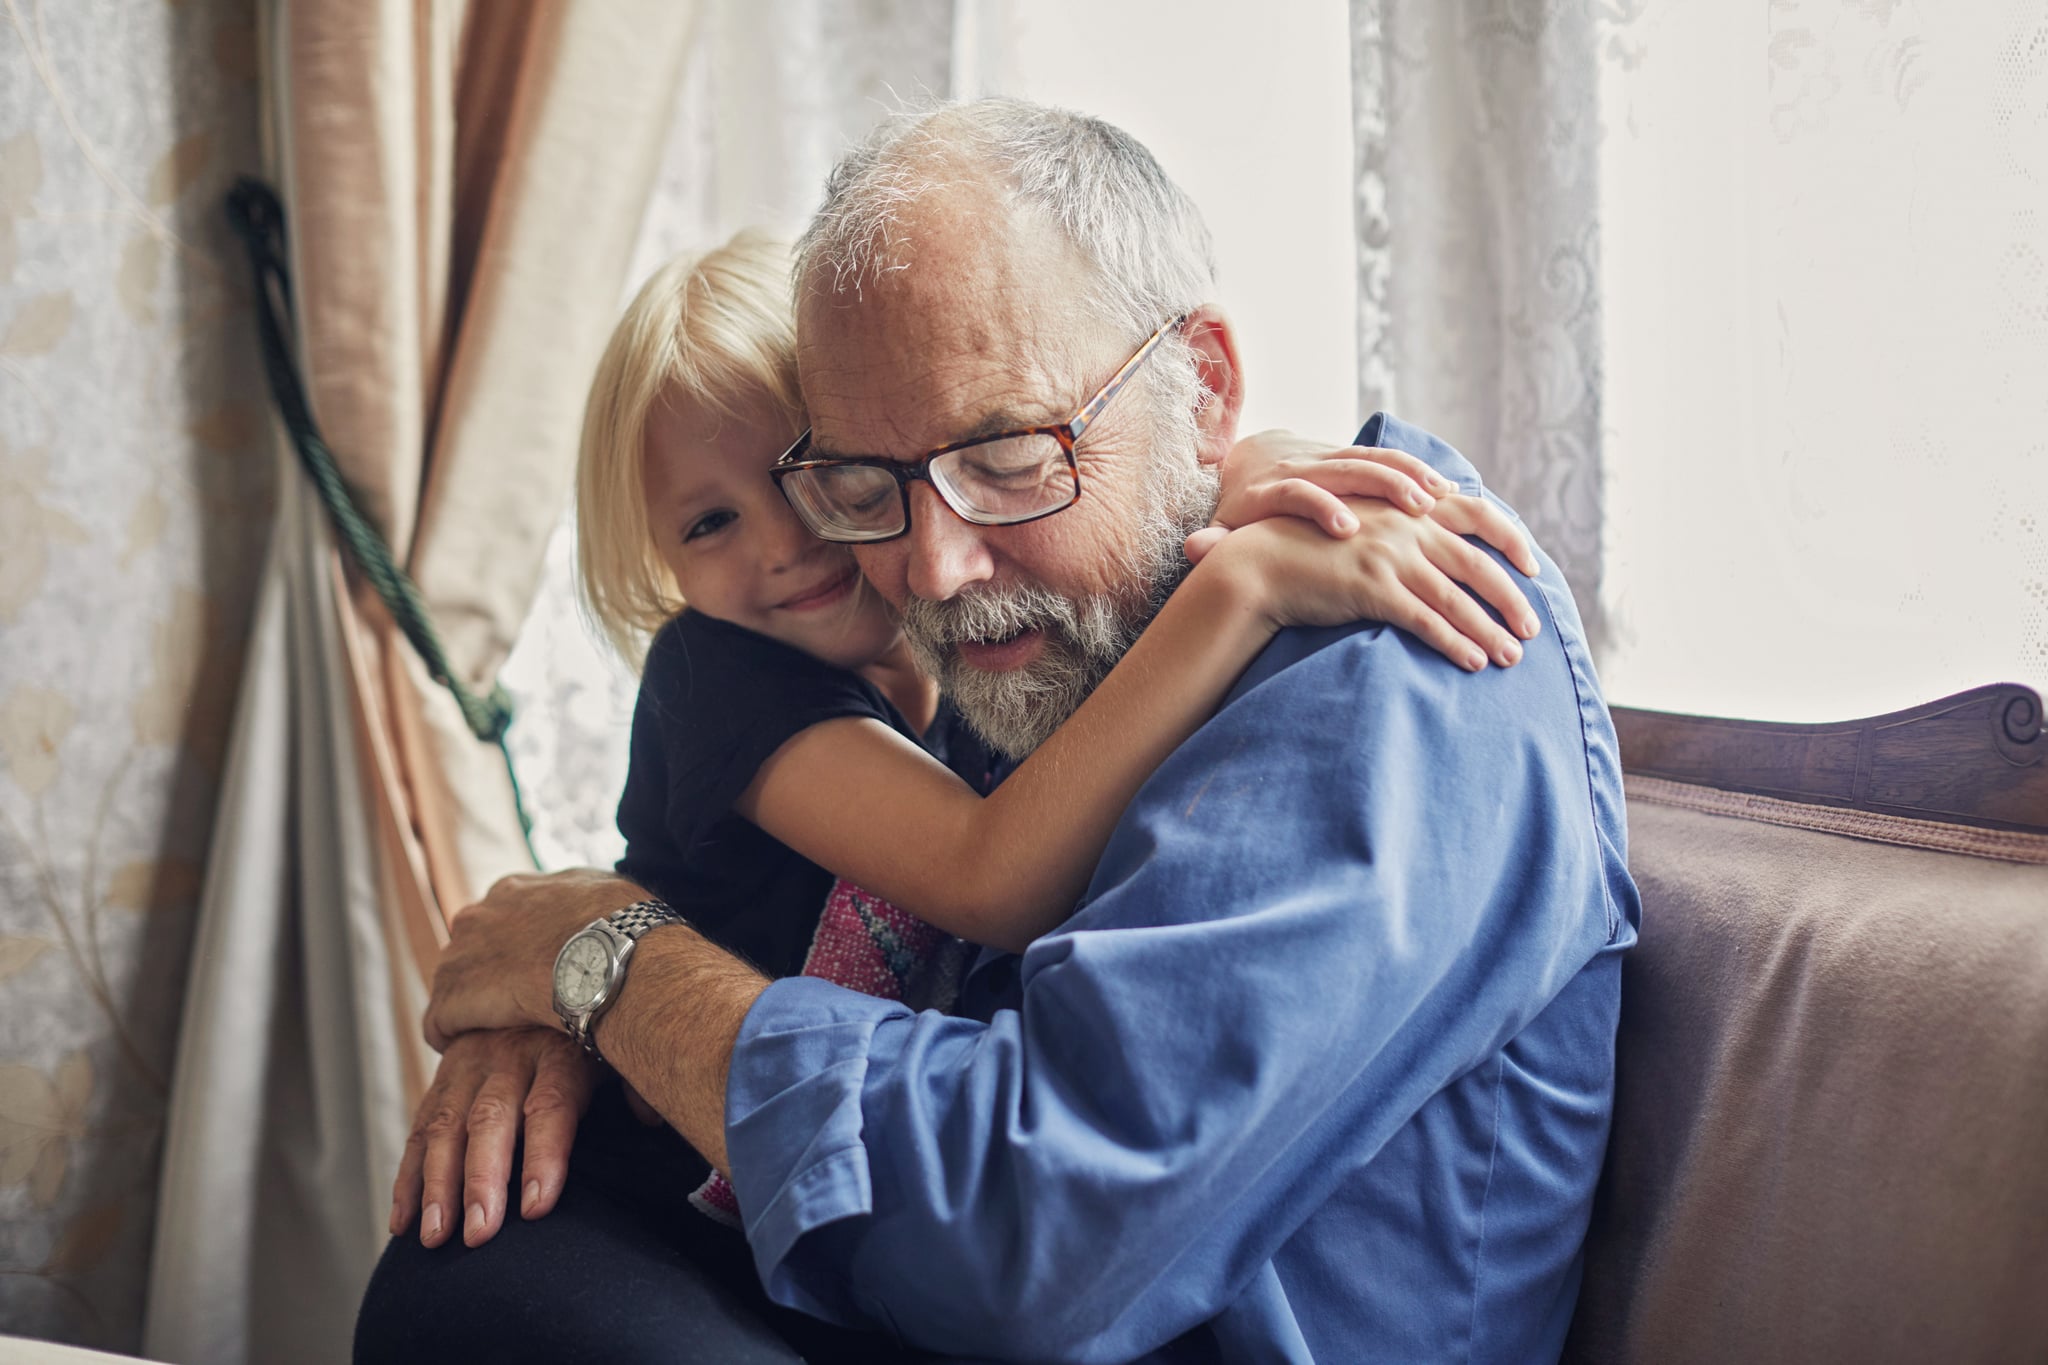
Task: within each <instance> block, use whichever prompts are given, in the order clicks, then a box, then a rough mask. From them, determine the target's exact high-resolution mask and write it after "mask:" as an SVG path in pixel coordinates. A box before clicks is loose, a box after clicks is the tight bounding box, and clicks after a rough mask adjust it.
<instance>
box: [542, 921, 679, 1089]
mask: <svg viewBox="0 0 2048 1365" xmlns="http://www.w3.org/2000/svg"><path fill="white" fill-rule="evenodd" d="M688 923H689V921H688V920H686V919H684V918H683V917H682V916H681V915H679V914H677V913H676V911H675V907H673V906H671V905H670V904H669V903H668V902H666V901H658V900H652V901H636V902H634V903H633V904H631V905H629V906H627V907H626V908H625V909H623V910H614V911H613V912H612V913H611V914H609V915H606V916H605V917H604V918H603V919H597V920H592V921H591V922H590V923H589V924H587V925H585V926H584V927H583V928H581V929H578V930H577V931H576V932H575V933H574V934H573V935H571V936H570V938H569V941H568V942H567V943H564V944H563V945H562V951H561V952H559V953H556V954H555V1013H556V1014H559V1015H561V1016H562V1023H563V1025H564V1026H565V1027H566V1028H567V1029H568V1030H569V1036H570V1037H571V1038H574V1039H575V1040H576V1041H577V1042H579V1043H581V1044H582V1045H583V1050H584V1051H585V1052H588V1053H589V1054H590V1055H591V1056H593V1057H598V1056H599V1053H598V1050H597V1043H596V1041H595V1040H594V1039H593V1038H592V1037H591V1036H590V1030H591V1028H592V1027H593V1026H594V1025H595V1024H596V1023H597V1020H598V1017H599V1016H600V1015H602V1014H603V1013H604V1012H605V1011H606V1010H608V1009H610V1008H611V1007H612V1006H613V1005H614V1004H615V1003H617V1001H618V998H619V991H620V990H621V989H622V988H623V987H624V986H625V984H626V964H627V963H628V962H630V961H632V959H633V946H634V945H635V944H636V943H638V942H639V941H640V940H641V938H643V937H644V936H645V935H646V934H647V933H648V931H650V930H653V929H659V928H661V927H662V926H663V925H666V924H688ZM600 1060H602V1058H600Z"/></svg>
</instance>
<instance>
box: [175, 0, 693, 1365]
mask: <svg viewBox="0 0 2048 1365" xmlns="http://www.w3.org/2000/svg"><path fill="white" fill-rule="evenodd" d="M263 9H264V21H265V23H264V40H263V50H264V53H265V59H266V95H267V103H268V115H269V122H270V131H271V136H272V144H273V145H272V152H273V155H272V158H271V164H272V167H273V174H274V176H275V178H276V179H277V181H278V184H279V189H280V191H281V193H282V194H283V196H284V199H285V203H286V209H287V213H288V215H289V221H290V227H291V234H292V240H291V252H292V264H293V267H294V276H295V282H296V288H297V305H298V323H299V329H300V335H299V347H300V359H301V363H302V365H303V367H304V370H305V372H306V379H307V383H308V387H309V390H310V393H311V395H312V400H313V407H314V411H315V413H316V415H317V416H318V419H319V421H320V423H321V425H322V428H323V430H324V432H325V434H326V436H327V439H328V442H329V444H330V445H332V446H333V448H334V449H335V451H336V453H337V455H338V457H339V458H340V460H341V461H342V463H343V469H344V473H345V475H346V477H347V478H348V480H349V482H350V484H351V485H352V486H353V487H354V488H355V489H356V491H357V493H358V494H359V496H360V498H361V500H362V502H363V504H364V506H365V508H366V510H367V511H368V512H369V513H370V514H371V516H372V518H373V519H374V520H375V521H376V522H377V524H378V525H379V526H380V527H382V528H383V530H384V531H385V534H386V535H387V537H388V538H389V540H390V542H391V544H392V545H393V547H394V549H395V550H396V551H397V553H398V555H399V558H400V559H401V561H402V562H404V563H406V564H407V565H408V567H409V568H410V570H411V572H412V574H413V576H414V578H415V579H416V581H417V582H418V583H419V585H420V588H421V591H422V593H423V595H424V596H425V598H426V600H427V602H428V605H429V607H430V609H431V612H432V615H433V617H434V619H435V620H436V621H437V622H438V623H439V626H440V630H441V635H442V638H443V640H444V642H445V643H446V645H447V648H448V652H449V655H450V657H451V659H452V661H453V663H454V665H455V668H456V670H457V671H458V672H459V673H460V674H461V675H462V676H463V677H464V679H465V680H466V681H467V683H468V684H469V685H470V686H471V687H472V688H475V689H478V690H482V689H485V688H487V687H488V686H489V684H490V680H491V679H492V678H493V677H494V675H495V673H496V671H497V669H498V666H499V665H500V663H501V662H502V661H503V659H504V657H505V654H506V653H507V651H508V650H509V648H510V646H511V643H512V640H513V638H514V636H515V634H516V633H517V630H518V627H519V624H520V621H521V619H522V617H523V616H524V615H525V612H526V608H527V606H528V604H529V602H530V601H531V599H532V595H533V592H534V587H535V583H536V581H537V579H538V576H539V573H540V569H541V557H542V551H543V548H544V546H545V543H546V540H547V536H548V533H549V532H550V531H551V530H552V528H553V526H554V524H555V522H556V520H557V518H558V516H559V514H560V511H561V507H562V503H563V498H564V496H565V494H566V491H567V488H568V480H569V470H570V465H571V462H572V461H573V459H574V455H575V447H576V432H577V426H578V422H579V420H580V415H581V406H582V397H583V389H584V385H585V383H586V381H587V377H588V375H589V372H590V369H591V367H592V365H593V364H594V361H595V357H596V354H597V351H598V350H599V348H600V347H601V345H602V342H603V338H604V336H605V334H606V331H607V329H608V327H609V325H610V322H611V320H612V316H613V313H614V312H615V307H616V301H617V298H618V295H619V290H620V286H621V283H622V279H623V276H624V273H625V270H626V267H627V263H628V257H629V253H630V252H631V249H632V246H633V243H634V240H635V234H636V231H637V229H638V226H639V223H640V219H641V213H642V209H643V208H644V205H645V200H646V196H647V192H648V187H649V185H650V183H651V181H652V178H653V175H654V170H655V167H656V165H657V162H658V158H659V154H660V151H661V148H662V145H663V141H664V137H665V135H666V132H667V128H668V124H669V112H670V109H671V106H672V103H673V99H674V93H675V89H676V86H677V83H678V79H679V76H680V73H681V71H682V66H683V59H684V56H685V52H686V50H687V48H688V45H689V41H690V36H691V25H692V17H693V15H694V12H695V10H694V6H693V5H692V4H690V3H677V0H604V3H602V4H596V3H570V2H569V0H557V2H556V3H547V2H546V0H488V3H485V2H484V0H477V3H473V4H463V3H459V2H457V0H348V3H337V2H336V0H266V3H265V5H264V7H263ZM283 458H285V459H287V460H289V455H288V454H287V455H284V456H283ZM279 503H280V510H279V519H278V529H277V534H276V538H275V541H274V543H273V546H272V551H271V555H270V559H269V563H268V565H267V568H266V573H265V579H264V582H263V583H262V585H261V586H260V588H259V591H258V607H257V618H256V624H255V629H254V632H253V636H252V640H251V646H250V651H249V656H248V663H247V669H246V673H245V676H244V680H243V692H242V700H241V702H240V711H239V714H238V717H237V722H236V732H235V737H234V740H233V743H232V746H231V751H230V758H229V766H228V772H227V775H226V778H225V780H224V783H223V789H222V798H221V808H220V811H219V814H218V819H217V824H216V833H215V836H214V845H213V848H212V852H211V855H210V858H209V863H208V870H207V880H206V889H205V892H204V895H203V897H202V903H201V912H200V922H199V928H198V932H197V943H196V949H195V952H194V958H193V967H192V975H191V979H190V982H189V986H188V996H187V1003H186V1012H185V1021H184V1027H183V1031H182V1034H181V1036H180V1040H179V1050H178V1064H177V1072H176V1076H175V1081H174V1093H173V1097H172V1103H171V1116H170V1123H169V1132H168V1136H167V1141H166V1152H165V1169H164V1175H163V1185H162V1188H163V1193H162V1197H161V1205H160V1209H159V1217H158V1226H157V1233H156V1245H155V1253H154V1264H153V1267H152V1274H151V1281H150V1296H149V1310H148V1318H147V1326H146V1331H145V1343H144V1344H145V1350H146V1351H147V1353H148V1354H149V1355H151V1356H154V1357H159V1358H163V1359H168V1360H176V1361H187V1360H189V1361H202V1360H203V1361H207V1362H235V1361H245V1360H248V1361H270V1360H277V1361H287V1360H288V1361H318V1360H327V1359H332V1360H343V1359H346V1358H347V1355H348V1345H349V1333H350V1328H351V1324H352V1322H353V1315H354V1310H355V1305H356V1302H357V1300H358V1298H359V1297H360V1294H361V1289H362V1284H363V1280H364V1278H365V1276H366V1275H367V1274H368V1271H369V1269H370V1266H371V1265H372V1264H373V1263H374V1260H375V1257H376V1255H377V1253H378V1251H379V1250H380V1249H381V1247H382V1244H383V1240H384V1218H385V1212H386V1209H387V1207H388V1198H389V1188H390V1181H391V1178H392V1175H393V1172H394V1171H395V1169H396V1164H397V1157H398V1151H399V1147H400V1144H401V1143H402V1141H403V1138H404V1133H405V1128H406V1125H407V1123H408V1122H409V1119H410V1113H411V1107H412V1103H413V1101H414V1099H415V1097H416V1096H417V1095H418V1093H419V1090H420V1088H421V1087H422V1085H423V1084H424V1081H425V1078H426V1076H427V1074H428V1070H427V1069H428V1067H429V1065H430V1064H431V1060H432V1059H431V1057H430V1056H428V1055H426V1054H425V1053H424V1051H423V1049H422V1048H421V1046H420V1043H419V1041H418V1027H417V1019H418V1013H419V1006H420V1003H421V999H422V985H423V982H424V979H425V974H426V972H427V970H428V968H429V967H430V965H431V960H432V956H433V953H434V951H435V949H436V948H437V947H438V945H439V944H440V943H441V942H442V941H443V940H444V939H445V935H446V916H447V915H448V914H450V913H452V912H453V911H455V910H458V909H460V908H461V906H463V905H464V904H466V903H468V901H469V900H471V899H473V898H474V896H475V894H476V893H478V892H479V891H480V890H481V889H482V888H483V887H485V886H487V885H488V884H489V882H490V881H491V880H492V879H493V878H495V877H497V876H499V875H501V874H503V873H505V872H509V871H513V870H516V869H518V868H520V867H522V866H528V865H530V864H529V863H528V862H527V858H526V854H525V850H524V847H523V845H522V844H521V842H520V839H519V831H518V827H517V822H516V819H515V817H514V813H513V809H512V805H511V800H510V790H509V787H508V784H507V782H506V779H505V774H504V770H503V768H502V766H501V764H500V760H499V758H498V755H497V751H496V750H495V749H494V748H491V747H489V746H487V745H483V744H480V743H478V742H477V741H476V740H475V739H474V738H473V737H472V736H471V735H470V733H469V732H468V730H467V729H466V728H465V726H464V725H463V723H462V719H461V716H460V713H459V712H458V711H457V710H456V708H455V706H454V703H453V701H452V699H450V698H449V697H448V696H447V694H446V693H445V692H444V691H443V690H442V689H440V688H439V687H438V686H436V685H435V684H434V683H432V682H431V681H430V680H429V679H428V678H427V677H426V675H425V673H424V670H423V669H422V668H421V666H420V664H419V661H418V660H417V658H416V657H415V656H414V655H413V653H412V651H411V649H410V647H409V646H408V645H407V644H406V642H405V641H404V639H403V637H402V636H400V635H399V634H398V633H397V631H396V630H395V628H394V627H393V625H392V623H391V621H390V619H389V618H388V616H387V615H386V614H385V612H384V611H383V609H382V606H381V604H379V603H378V602H377V600H376V598H375V596H374V594H373V593H372V592H371V591H370V590H369V589H368V588H367V586H366V585H364V584H362V583H361V582H359V581H358V580H356V579H355V578H354V577H353V576H352V575H351V574H350V573H349V572H348V571H347V570H346V569H345V567H344V566H343V564H342V562H341V560H340V558H339V557H338V555H337V553H336V551H335V548H334V545H333V541H332V538H331V536H330V534H329V532H328V528H327V524H326V521H325V517H324V513H323V512H322V510H321V509H320V508H319V506H318V504H317V501H316V500H315V499H314V498H313V496H312V494H311V491H310V489H309V488H308V487H307V486H306V484H305V482H304V480H303V479H302V478H300V477H299V475H298V471H297V470H296V468H295V467H289V468H287V469H286V470H285V474H284V478H283V480H282V487H281V495H280V499H279Z"/></svg>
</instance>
